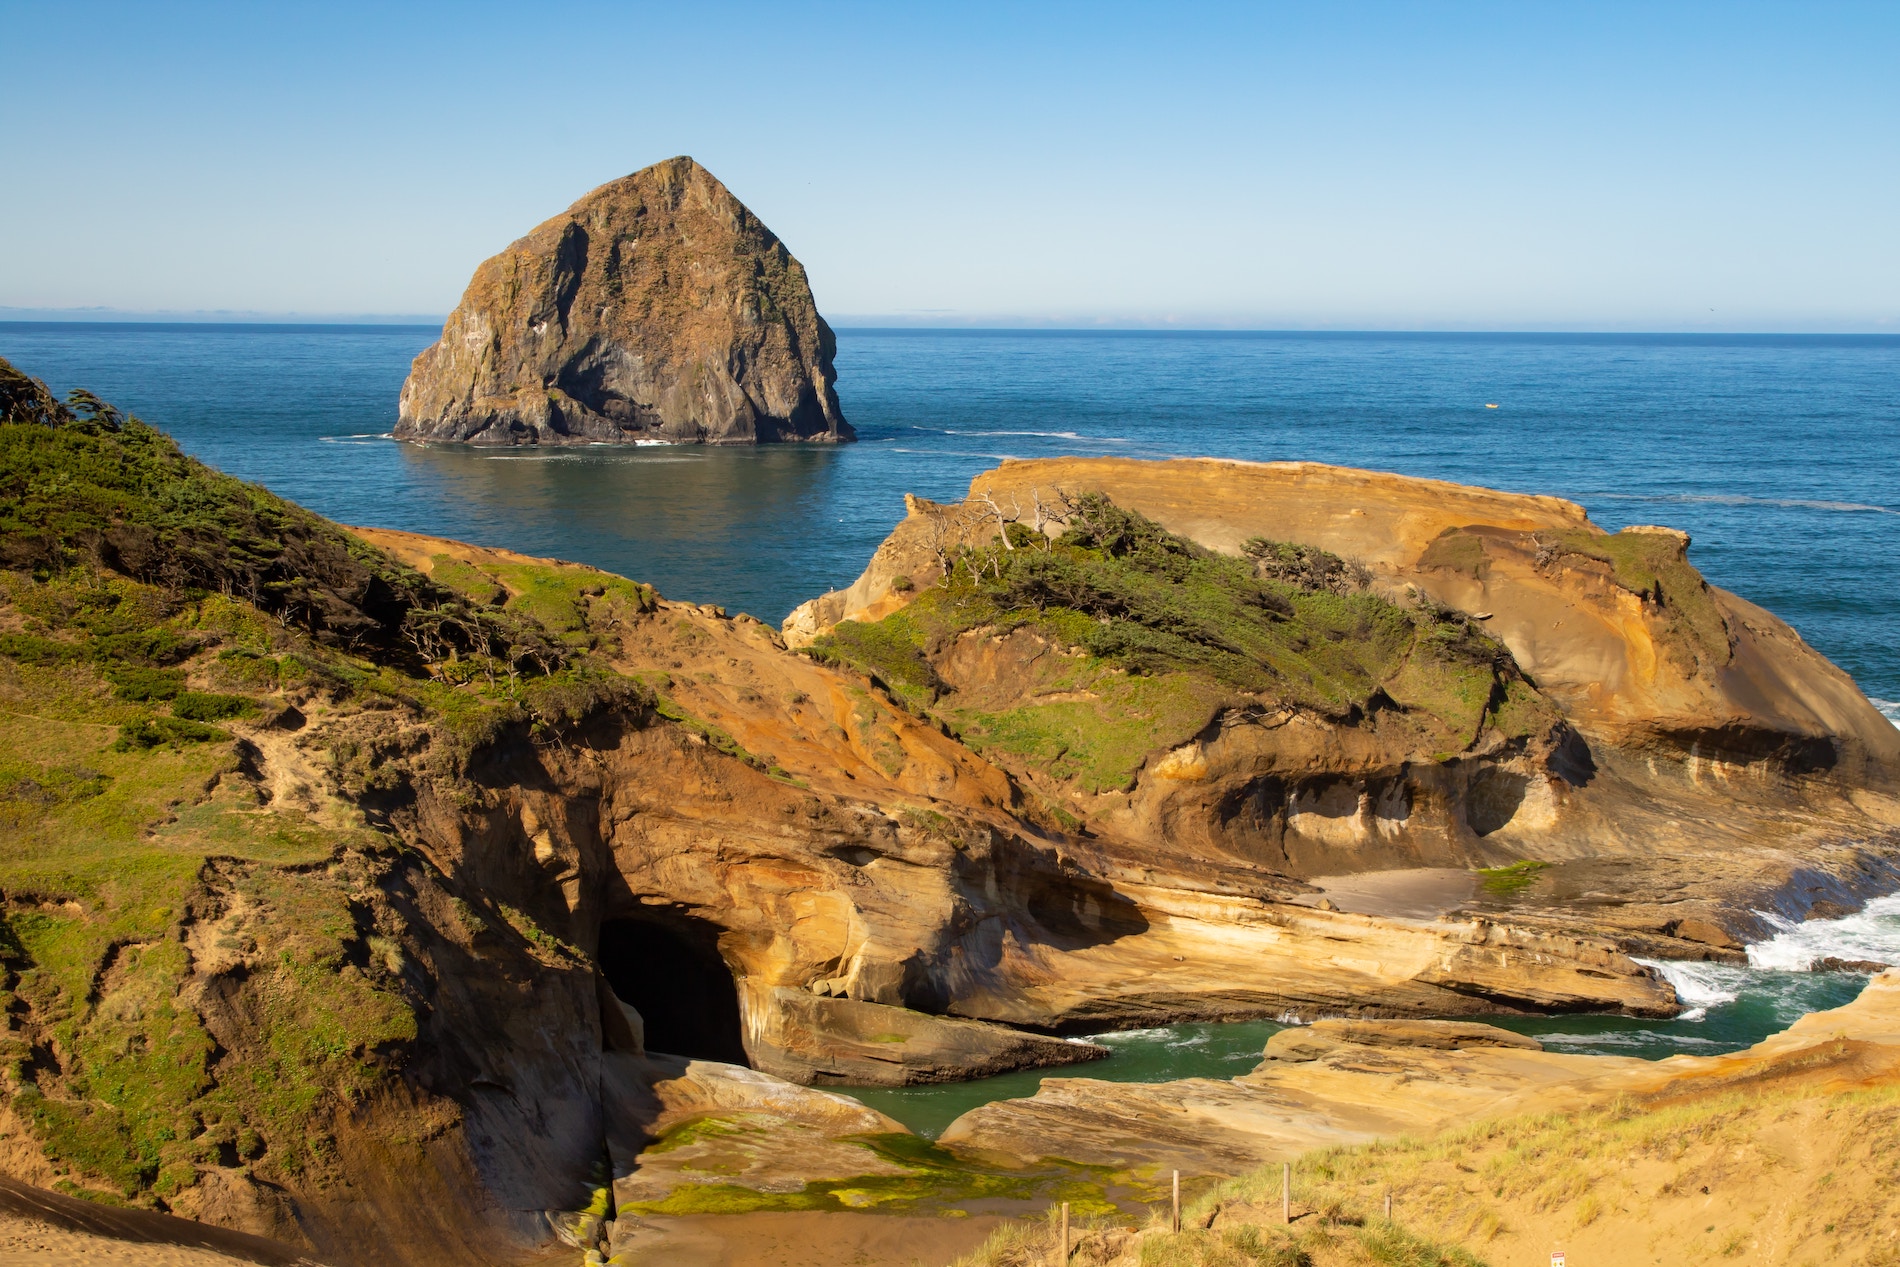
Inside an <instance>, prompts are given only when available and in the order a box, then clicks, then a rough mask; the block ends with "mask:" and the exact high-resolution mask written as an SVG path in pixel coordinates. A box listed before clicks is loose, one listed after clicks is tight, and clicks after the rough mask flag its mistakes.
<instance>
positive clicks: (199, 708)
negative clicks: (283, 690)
mask: <svg viewBox="0 0 1900 1267" xmlns="http://www.w3.org/2000/svg"><path fill="white" fill-rule="evenodd" d="M256 707H257V704H256V703H255V702H254V701H252V700H249V699H246V698H245V697H244V696H242V695H219V694H217V693H216V692H213V691H181V692H179V693H178V696H177V698H175V699H173V700H172V716H173V717H183V718H186V719H187V720H190V721H226V720H228V719H230V718H232V717H241V716H243V715H244V714H245V713H248V712H251V711H252V710H254V709H255V708H256Z"/></svg>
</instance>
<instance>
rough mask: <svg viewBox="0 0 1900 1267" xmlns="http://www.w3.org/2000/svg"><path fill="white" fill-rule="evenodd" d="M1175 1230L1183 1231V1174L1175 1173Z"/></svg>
mask: <svg viewBox="0 0 1900 1267" xmlns="http://www.w3.org/2000/svg"><path fill="white" fill-rule="evenodd" d="M1174 1230H1175V1231H1176V1232H1177V1233H1178V1232H1179V1231H1180V1230H1181V1172H1180V1171H1178V1170H1177V1171H1175V1172H1174Z"/></svg>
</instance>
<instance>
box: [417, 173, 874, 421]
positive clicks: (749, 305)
mask: <svg viewBox="0 0 1900 1267" xmlns="http://www.w3.org/2000/svg"><path fill="white" fill-rule="evenodd" d="M836 349H837V342H836V340H835V339H834V338H833V336H832V333H831V327H829V326H827V325H826V324H825V321H824V318H822V317H820V316H819V315H818V308H817V306H816V305H815V304H814V303H813V302H812V294H811V286H810V284H809V283H808V282H807V281H806V278H805V269H804V266H803V265H801V264H800V263H799V262H798V261H797V260H795V259H793V258H792V253H791V252H790V251H788V250H786V249H785V244H784V243H782V242H780V241H779V240H778V238H777V237H776V236H775V235H774V234H773V233H772V231H771V230H770V229H767V228H766V227H765V226H764V225H763V224H761V223H760V222H759V218H758V217H757V216H755V215H753V214H752V213H751V212H750V211H748V210H747V209H746V208H745V206H744V204H742V203H741V202H740V201H739V200H738V199H737V198H734V197H733V196H732V194H731V193H730V192H729V191H728V190H727V189H726V187H725V186H724V185H722V184H720V183H719V181H718V180H716V179H714V177H713V175H712V173H710V172H708V171H707V170H706V169H705V168H703V167H701V166H700V165H699V164H698V163H696V162H694V161H693V160H692V159H690V158H672V159H668V160H667V161H666V162H664V163H655V164H654V165H653V166H652V167H648V168H645V169H643V170H641V171H637V172H635V173H634V174H633V175H631V176H627V177H623V178H622V179H620V180H616V181H614V182H612V183H611V184H607V185H602V186H601V187H600V188H599V189H596V190H594V191H593V192H592V193H590V194H588V195H587V196H586V197H585V198H582V199H581V200H580V201H579V202H577V203H575V204H574V205H573V206H571V207H569V208H568V209H567V210H566V211H564V212H562V213H561V214H560V215H558V216H555V217H554V218H553V219H552V220H548V221H546V222H545V223H543V224H541V225H540V226H539V227H537V228H536V229H535V230H534V231H533V232H532V233H530V234H528V236H526V237H524V238H522V239H521V240H520V241H518V242H516V243H514V244H513V245H511V246H510V247H508V249H507V250H505V251H503V252H502V253H501V254H499V255H496V256H494V257H493V258H491V259H489V260H487V261H485V262H484V263H483V264H482V266H481V267H480V268H478V269H476V270H475V276H474V279H473V280H472V281H470V282H469V284H468V290H467V291H466V292H465V293H464V294H463V296H462V302H461V304H460V306H458V307H457V308H456V310H455V311H454V312H453V313H451V314H450V315H449V319H448V322H447V324H446V325H444V326H443V328H442V338H441V339H440V340H438V341H437V342H436V343H435V344H434V345H433V346H432V347H430V348H428V349H427V350H425V351H424V352H423V353H422V355H420V356H418V357H417V358H416V360H415V364H414V365H413V366H411V367H410V371H409V379H408V381H407V382H406V383H404V384H403V389H402V401H401V407H400V416H399V420H398V422H397V424H396V432H395V434H396V437H397V438H398V439H401V440H421V441H451V442H461V443H467V444H484V445H520V444H602V443H607V444H637V443H641V442H647V443H655V442H663V443H671V444H758V443H763V442H768V441H776V440H819V441H841V440H853V439H856V438H857V437H856V435H855V434H854V433H853V432H852V430H851V426H850V424H849V423H847V422H846V421H845V420H844V416H843V414H842V413H841V412H840V411H839V409H838V396H837V393H836V392H835V391H834V390H833V387H832V384H833V382H834V381H835V380H836V377H837V375H836V373H835V372H834V370H833V369H832V364H831V362H832V356H833V355H834V353H835V352H836Z"/></svg>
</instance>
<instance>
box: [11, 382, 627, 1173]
mask: <svg viewBox="0 0 1900 1267" xmlns="http://www.w3.org/2000/svg"><path fill="white" fill-rule="evenodd" d="M503 579H504V580H505V588H501V587H500V586H498V585H497V584H496V583H494V582H492V581H491V582H489V587H490V592H489V593H485V594H482V595H481V596H480V597H479V599H476V598H475V597H474V596H473V595H472V594H469V593H465V592H464V591H463V590H462V589H460V588H458V587H456V586H452V585H448V584H443V583H440V582H438V581H436V580H433V579H431V578H429V577H425V576H422V575H421V574H419V573H417V572H415V571H413V570H411V569H408V568H406V567H404V566H403V565H401V564H399V563H398V562H396V561H395V560H393V559H391V558H389V557H388V556H386V555H384V554H382V553H381V552H379V551H377V550H374V549H372V548H371V547H369V546H368V545H366V544H365V543H364V542H362V541H360V540H358V539H357V538H355V537H353V536H351V535H350V534H348V533H346V532H344V531H343V530H342V529H340V528H338V527H337V526H336V525H334V524H330V523H328V522H327V521H325V520H322V519H320V518H318V517H317V516H314V515H311V514H309V513H308V512H306V511H304V510H302V509H301V508H299V507H296V506H294V505H292V504H290V503H288V502H285V501H283V500H282V499H280V498H277V497H274V496H273V495H272V494H270V493H268V492H267V491H265V490H263V489H261V488H257V487H255V486H252V485H247V484H244V483H242V482H240V481H237V480H234V479H231V478H229V477H227V476H224V475H221V474H219V473H218V472H216V471H212V470H210V469H208V468H206V467H204V466H203V465H202V464H200V463H198V462H195V461H193V460H192V459H190V458H188V457H185V456H184V455H183V454H181V453H180V452H179V451H178V449H177V447H176V446H175V445H174V444H173V443H172V442H171V441H170V440H169V439H168V438H167V437H165V436H164V435H162V434H161V433H159V432H157V431H155V430H153V429H152V428H150V427H147V426H145V425H144V424H142V423H140V422H138V421H137V420H136V419H133V418H127V417H123V416H121V415H120V414H118V413H117V411H115V410H112V409H111V408H110V407H109V406H106V405H104V404H103V403H101V402H99V401H97V400H96V399H94V398H92V397H90V396H88V395H86V394H84V393H76V394H75V396H74V397H73V401H72V404H70V405H65V404H61V403H60V402H58V401H56V400H54V399H53V398H52V397H51V396H50V395H48V394H47V393H46V392H45V390H44V389H43V388H42V387H40V386H39V385H38V384H37V383H34V382H33V381H32V380H30V379H26V378H25V377H24V376H22V375H20V374H18V373H17V372H16V371H14V370H13V369H12V367H11V366H8V365H7V364H6V363H5V362H4V361H0V1005H4V1006H5V1007H6V1009H7V1012H8V1014H9V1016H10V1017H11V1018H12V1024H11V1026H10V1027H9V1029H8V1030H7V1032H6V1033H5V1034H4V1035H0V1093H3V1094H4V1095H5V1097H6V1101H7V1103H8V1104H10V1105H11V1107H12V1108H13V1110H14V1111H15V1112H16V1113H17V1114H18V1115H19V1117H20V1118H21V1120H22V1121H23V1122H24V1123H25V1124H26V1126H27V1129H28V1130H29V1131H30V1133H31V1135H32V1137H33V1139H34V1141H35V1142H37V1144H38V1145H39V1147H40V1148H41V1149H42V1150H43V1152H44V1153H45V1155H46V1156H47V1158H48V1159H49V1160H50V1161H51V1162H52V1163H53V1164H54V1165H55V1167H57V1168H60V1169H61V1170H62V1171H63V1172H64V1174H65V1176H66V1177H65V1178H64V1179H63V1180H62V1181H61V1182H62V1185H63V1186H65V1187H66V1188H68V1189H69V1190H72V1191H75V1192H78V1193H79V1194H80V1195H84V1196H88V1197H93V1198H95V1199H100V1200H110V1201H130V1202H134V1203H139V1204H153V1203H157V1202H162V1201H165V1200H167V1199H169V1198H170V1197H171V1196H173V1195H174V1194H176V1193H177V1192H178V1191H179V1190H180V1189H182V1188H184V1187H186V1186H188V1185H190V1184H193V1183H195V1182H197V1178H198V1173H199V1170H200V1169H201V1168H204V1167H227V1168H230V1167H237V1168H242V1169H245V1170H249V1171H252V1172H254V1173H256V1174H258V1175H259V1177H260V1178H262V1179H264V1180H265V1181H266V1182H275V1183H282V1182H285V1181H287V1180H290V1179H293V1178H295V1177H297V1176H303V1175H306V1174H307V1172H311V1171H313V1170H314V1171H316V1172H317V1174H316V1176H315V1177H314V1178H313V1179H311V1181H312V1182H328V1180H327V1179H326V1178H324V1174H325V1173H326V1171H325V1168H326V1167H328V1166H329V1165H330V1163H331V1161H332V1160H333V1142H332V1141H331V1139H330V1138H329V1136H328V1134H327V1133H326V1126H325V1123H326V1122H327V1121H328V1120H329V1118H330V1117H331V1116H333V1115H335V1114H337V1113H338V1112H340V1111H347V1110H348V1109H349V1106H351V1105H354V1104H356V1103H358V1102H360V1101H362V1100H363V1099H364V1098H365V1097H367V1096H369V1095H371V1094H373V1093H374V1092H375V1091H376V1090H377V1088H378V1087H379V1086H381V1085H382V1084H383V1082H384V1080H385V1079H387V1078H388V1077H389V1076H390V1075H391V1071H392V1070H394V1069H395V1068H397V1067H399V1066H400V1064H401V1060H402V1056H401V1054H400V1053H401V1052H402V1051H403V1049H404V1048H405V1046H406V1045H407V1044H409V1043H411V1042H412V1040H414V1039H415V1037H416V1036H417V1011H416V1007H417V996H416V995H415V992H414V987H413V986H411V985H410V984H407V983H406V981H405V978H404V973H405V971H406V970H407V968H406V965H407V964H408V962H409V951H408V950H407V949H406V948H405V944H404V942H403V936H404V935H405V934H404V933H403V932H402V931H401V930H400V929H399V928H393V927H392V928H391V929H388V930H379V929H378V928H377V927H376V918H377V916H376V910H377V904H378V902H379V901H380V899H381V890H380V888H379V885H380V884H381V883H383V881H384V879H385V878H386V877H388V876H389V875H391V874H392V873H393V872H395V871H397V870H398V869H400V868H403V867H408V866H414V865H416V864H415V859H414V856H413V855H410V854H408V853H406V851H405V850H404V849H403V847H402V845H401V844H400V842H398V841H397V840H396V839H395V838H393V837H392V836H390V835H387V834H385V833H383V832H379V831H377V830H372V829H371V828H370V827H368V826H367V825H365V823H364V821H363V819H362V818H361V816H360V815H358V814H357V813H355V812H354V811H353V810H351V809H350V808H349V807H347V806H341V805H333V806H329V807H328V808H323V809H320V810H317V811H306V810H305V809H302V808H297V807H295V806H293V805H291V804H288V803H279V802H275V801H269V800H266V799H265V797H264V796H263V795H261V789H260V787H259V786H258V785H257V783H256V782H255V781H254V780H255V778H256V774H255V770H254V768H252V767H249V766H247V762H249V761H251V760H253V759H254V758H255V757H256V755H257V752H258V749H257V748H256V747H255V746H252V745H250V744H248V743H239V742H237V741H236V735H237V734H240V733H242V734H246V735H249V736H253V737H255V739H256V740H257V741H258V742H259V743H263V742H266V739H267V735H268V733H269V727H270V726H271V725H272V723H273V721H274V719H276V718H279V717H281V716H284V715H285V714H287V713H289V712H292V711H294V710H298V709H300V710H302V711H303V712H305V713H309V714H318V715H322V716H323V718H324V719H325V724H324V725H323V726H322V727H320V728H317V729H315V730H312V731H309V732H306V733H307V735H309V736H311V737H313V738H314V739H315V740H316V741H317V742H316V745H315V746H311V747H309V748H308V756H309V758H310V759H311V760H312V761H314V762H316V763H319V764H327V766H328V773H329V774H331V775H333V776H334V777H335V779H336V780H337V782H338V783H340V784H341V786H342V787H343V789H344V790H345V791H346V792H347V793H349V794H352V795H356V796H396V795H400V794H401V793H402V791H403V788H404V786H405V781H406V780H408V779H411V778H413V777H414V776H415V775H416V774H418V773H426V774H427V775H428V776H429V777H430V778H431V779H432V780H433V782H434V784H435V786H436V789H437V790H438V792H441V793H443V794H446V795H450V796H453V795H456V788H457V787H458V782H457V780H458V779H459V778H460V773H459V771H460V770H461V768H462V765H461V763H464V762H465V761H466V760H467V758H468V756H469V754H470V753H471V752H473V751H474V749H476V748H477V747H479V746H480V745H481V744H483V743H485V742H488V741H490V740H492V739H494V738H495V737H497V736H498V735H500V734H501V733H502V732H503V731H504V730H505V729H506V728H508V727H511V726H512V727H517V728H518V729H519V730H520V731H521V732H524V733H526V734H527V735H528V736H529V737H531V738H534V739H536V740H537V741H548V742H552V741H557V740H559V739H560V738H561V736H562V735H563V734H564V733H566V732H567V731H568V730H569V729H570V728H572V727H574V726H577V725H579V724H581V723H583V722H584V721H586V719H587V718H588V717H589V716H591V715H593V714H594V713H596V712H598V711H599V710H600V709H602V708H604V707H607V706H610V705H614V704H623V703H632V704H636V705H644V704H646V703H648V702H650V701H651V699H652V696H651V693H650V692H649V691H648V690H647V689H646V688H645V687H643V686H642V685H641V684H639V683H636V682H630V681H627V680H625V679H622V678H620V677H618V676H616V675H614V674H612V673H611V672H609V671H608V670H607V669H606V668H605V667H604V664H603V662H602V661H601V660H599V659H598V658H596V657H595V656H593V655H592V654H590V648H592V647H593V646H594V645H595V641H596V638H595V635H594V634H593V633H591V632H590V629H589V626H590V624H596V623H605V621H604V620H603V618H604V617H611V616H612V615H613V614H614V612H616V611H618V610H622V608H620V607H617V606H616V605H627V606H631V607H633V608H635V609H640V608H642V606H643V605H644V606H645V607H650V606H651V603H652V597H651V591H650V590H646V589H645V588H644V587H640V586H636V585H633V584H631V583H630V582H619V581H616V580H613V579H612V578H602V577H600V576H599V575H598V574H594V573H591V572H588V571H586V570H585V569H579V568H571V567H554V566H549V567H546V568H536V567H532V566H528V565H522V566H521V567H516V568H512V569H508V570H507V575H506V576H505V577H504V578H503ZM497 593H499V594H500V595H501V598H500V601H497V598H496V595H497ZM417 722H425V723H428V731H429V734H430V736H431V746H430V747H429V748H428V750H427V751H426V752H424V753H421V754H415V753H413V752H411V751H409V750H405V749H404V748H402V747H401V746H400V745H399V744H397V743H395V742H394V741H393V736H394V735H395V733H396V730H397V728H398V726H399V725H400V724H403V723H407V724H411V725H413V724H414V723H417ZM295 724H298V725H302V724H303V722H302V721H301V720H300V721H298V722H297V723H295ZM438 740H439V742H438ZM405 763H407V764H405ZM422 766H426V770H423V769H421V768H420V767H422ZM458 902H459V899H458ZM457 909H458V913H457V915H456V920H457V922H458V923H459V925H461V926H462V927H463V928H464V929H472V930H474V932H479V933H482V934H484V935H487V936H501V937H504V938H513V939H518V940H515V941H514V942H513V944H515V945H516V946H517V947H519V949H520V951H521V952H522V953H525V954H529V955H534V956H536V957H538V958H540V959H542V960H543V961H544V962H550V963H552V962H559V963H562V964H571V963H572V962H573V961H574V960H575V958H576V957H577V956H578V955H579V952H578V951H577V950H576V949H575V948H574V947H572V946H568V945H566V944H564V943H562V942H561V941H560V939H559V938H557V937H555V936H554V935H553V934H551V933H549V932H547V931H546V930H544V929H542V928H540V927H539V926H538V925H536V924H535V922H534V921H533V919H531V918H530V917H529V916H527V915H525V914H523V913H521V912H518V911H513V910H508V909H504V910H502V911H501V912H500V913H499V917H498V918H494V919H492V920H488V921H485V920H483V919H482V918H481V917H480V916H478V915H476V914H475V912H474V910H473V909H472V908H470V907H469V906H468V905H467V904H466V903H460V905H459V907H458V908H457ZM468 935H474V934H473V932H471V933H469V934H468ZM227 970H229V975H226V976H223V977H215V974H217V973H220V972H225V971H227ZM208 974H211V975H208ZM214 978H215V980H216V981H217V989H218V990H221V991H224V992H225V993H222V994H216V995H214V996H213V997H214V998H215V999H217V1000H218V1001H217V1002H216V1004H215V1005H214V1006H212V1007H210V1008H206V1009H203V1010H201V1005H200V1003H199V1002H198V1000H199V997H200V995H199V991H200V990H201V989H202V988H203V986H204V984H205V983H206V982H207V981H209V980H213V979H214Z"/></svg>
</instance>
